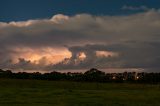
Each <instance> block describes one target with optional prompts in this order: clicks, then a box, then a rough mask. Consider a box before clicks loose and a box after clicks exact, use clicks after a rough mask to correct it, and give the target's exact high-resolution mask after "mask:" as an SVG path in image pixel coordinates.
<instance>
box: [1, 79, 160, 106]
mask: <svg viewBox="0 0 160 106" xmlns="http://www.w3.org/2000/svg"><path fill="white" fill-rule="evenodd" d="M0 106H160V85H144V84H117V83H80V82H65V81H38V80H12V79H0Z"/></svg>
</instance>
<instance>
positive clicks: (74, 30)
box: [0, 7, 160, 70]
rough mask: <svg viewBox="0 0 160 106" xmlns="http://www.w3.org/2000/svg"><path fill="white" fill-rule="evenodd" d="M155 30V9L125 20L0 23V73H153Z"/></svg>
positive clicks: (158, 43)
mask: <svg viewBox="0 0 160 106" xmlns="http://www.w3.org/2000/svg"><path fill="white" fill-rule="evenodd" d="M141 8H142V7H141ZM143 8H144V9H145V7H143ZM137 9H138V8H137ZM159 28H160V12H159V10H155V9H152V10H148V11H145V12H142V13H137V14H132V15H127V16H107V15H106V16H94V15H90V14H77V15H74V16H67V15H63V14H58V15H54V16H53V17H51V18H50V19H37V20H28V21H20V22H8V23H6V22H0V35H1V36H0V47H1V50H0V54H1V55H0V59H1V62H0V67H2V68H6V67H7V68H10V67H11V68H15V69H16V68H22V69H27V68H29V69H40V68H44V69H45V68H46V69H51V70H52V69H56V68H63V69H65V68H67V69H68V68H90V67H98V68H106V67H140V68H141V67H158V65H159V63H160V57H159V54H160V50H159V47H160V37H159V34H160V30H159ZM137 61H138V62H137Z"/></svg>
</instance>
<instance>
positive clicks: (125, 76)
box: [0, 68, 160, 84]
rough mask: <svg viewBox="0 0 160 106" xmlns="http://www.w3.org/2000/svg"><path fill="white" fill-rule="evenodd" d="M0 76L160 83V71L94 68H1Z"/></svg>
mask: <svg viewBox="0 0 160 106" xmlns="http://www.w3.org/2000/svg"><path fill="white" fill-rule="evenodd" d="M0 78H10V79H36V80H55V81H57V80H59V81H60V80H62V81H80V82H104V83H105V82H116V83H124V82H131V83H155V84H156V83H160V73H145V72H140V73H137V72H124V73H105V72H103V71H100V70H98V69H95V68H92V69H90V70H88V71H86V72H85V73H71V72H68V73H61V72H56V71H53V72H50V73H44V74H42V73H39V72H34V73H27V72H18V73H13V72H12V71H11V70H5V71H4V70H2V69H0Z"/></svg>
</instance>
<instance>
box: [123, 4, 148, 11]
mask: <svg viewBox="0 0 160 106" xmlns="http://www.w3.org/2000/svg"><path fill="white" fill-rule="evenodd" d="M121 9H122V10H131V11H139V10H140V11H141V10H142V11H148V10H150V9H151V8H149V7H147V6H129V5H124V6H123V7H122V8H121Z"/></svg>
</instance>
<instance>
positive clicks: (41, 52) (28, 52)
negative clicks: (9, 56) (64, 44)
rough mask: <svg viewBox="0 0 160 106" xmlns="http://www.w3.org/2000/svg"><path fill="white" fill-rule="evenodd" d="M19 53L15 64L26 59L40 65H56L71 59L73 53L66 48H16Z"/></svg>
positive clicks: (14, 60) (15, 58) (14, 57)
mask: <svg viewBox="0 0 160 106" xmlns="http://www.w3.org/2000/svg"><path fill="white" fill-rule="evenodd" d="M15 51H16V52H17V53H18V54H17V55H14V56H13V62H14V63H17V62H18V61H19V58H24V59H25V60H29V61H31V62H32V63H35V64H40V63H42V62H43V64H55V63H58V62H60V61H62V60H63V59H65V58H70V57H71V53H70V52H69V51H68V50H67V49H66V48H50V47H47V48H39V49H32V48H15Z"/></svg>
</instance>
